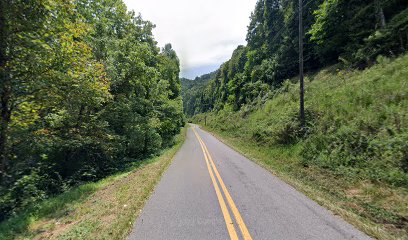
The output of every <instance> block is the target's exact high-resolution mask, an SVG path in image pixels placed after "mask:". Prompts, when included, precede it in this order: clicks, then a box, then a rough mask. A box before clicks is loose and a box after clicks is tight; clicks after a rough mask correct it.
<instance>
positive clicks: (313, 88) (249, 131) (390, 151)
mask: <svg viewBox="0 0 408 240" xmlns="http://www.w3.org/2000/svg"><path fill="white" fill-rule="evenodd" d="M379 60H381V61H380V63H379V64H377V65H375V66H373V67H371V68H369V69H366V70H364V71H357V70H354V71H348V70H339V69H336V68H335V66H334V67H331V68H327V69H324V70H322V71H320V72H318V73H315V74H312V75H309V76H307V77H306V110H307V111H306V113H307V114H306V115H307V134H306V135H301V134H299V131H298V129H299V127H298V124H299V121H298V118H297V116H298V85H297V84H296V82H290V81H287V82H285V84H284V86H283V87H282V88H281V89H279V90H277V91H274V92H271V93H270V95H268V96H265V97H262V98H260V99H259V101H257V102H254V103H253V104H251V105H246V106H243V107H242V109H241V110H240V111H232V109H230V108H229V105H226V107H225V108H224V109H223V110H220V111H218V112H215V111H214V112H208V113H203V114H198V115H195V116H194V117H192V119H191V120H192V121H193V122H194V123H197V124H200V125H204V122H205V119H206V122H207V126H206V127H205V129H207V130H208V131H210V132H213V133H215V134H216V136H218V137H219V138H221V139H223V140H224V142H226V143H227V144H229V145H230V146H232V147H233V148H235V149H236V150H238V151H239V152H241V153H243V154H244V155H246V156H247V157H248V158H250V159H252V160H253V161H255V162H257V163H258V164H259V165H261V166H263V167H264V168H266V169H268V170H270V171H271V172H273V173H274V174H275V175H277V176H279V177H280V178H281V179H283V180H284V181H286V182H288V183H289V184H291V185H293V186H294V187H295V188H297V189H298V190H299V191H301V192H303V193H305V194H306V195H308V196H309V197H310V198H312V199H314V200H315V201H316V202H318V203H320V204H321V205H323V206H324V207H326V208H328V209H330V210H332V211H333V212H334V213H335V214H338V215H341V216H342V217H343V218H344V219H346V220H347V221H348V222H350V223H352V224H353V225H355V226H356V227H358V228H359V229H361V230H362V231H364V232H366V233H367V234H369V235H370V236H372V237H375V238H378V239H408V207H407V203H408V187H407V186H408V185H407V180H408V168H407V167H408V165H407V164H408V151H407V150H408V138H407V137H408V111H407V110H408V94H407V93H408V82H407V81H406V76H407V73H408V55H405V56H402V57H400V58H398V59H394V60H388V59H379Z"/></svg>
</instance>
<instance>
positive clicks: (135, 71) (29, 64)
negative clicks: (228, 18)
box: [0, 0, 184, 220]
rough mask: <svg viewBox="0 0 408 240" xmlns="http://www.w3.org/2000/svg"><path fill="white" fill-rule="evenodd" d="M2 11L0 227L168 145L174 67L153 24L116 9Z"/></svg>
mask: <svg viewBox="0 0 408 240" xmlns="http://www.w3.org/2000/svg"><path fill="white" fill-rule="evenodd" d="M0 4H1V6H0V11H1V13H0V31H1V34H0V50H1V51H0V53H1V55H0V74H1V75H0V76H1V83H0V97H1V98H0V99H1V126H0V157H1V164H0V167H1V168H0V171H1V175H0V178H1V183H0V192H1V193H2V194H1V196H0V220H1V219H4V218H5V217H6V216H8V215H10V214H11V213H13V212H15V211H18V209H21V208H22V207H24V206H26V205H28V204H31V203H32V202H35V201H37V200H41V199H43V198H46V197H47V196H50V195H52V194H56V193H59V192H62V191H64V190H65V189H67V188H68V187H69V186H70V185H75V184H78V183H81V182H84V181H93V180H97V179H100V178H101V177H103V176H107V175H109V174H111V173H112V172H114V171H117V170H120V169H123V168H125V167H126V166H128V165H129V164H130V163H132V162H134V161H138V160H142V159H144V158H146V157H149V156H150V155H152V154H156V153H158V152H159V151H160V150H161V149H163V148H164V147H166V146H168V145H171V144H172V141H173V140H172V139H173V136H174V135H175V134H176V133H178V132H179V130H180V127H181V126H182V125H183V124H184V120H183V112H182V100H181V96H180V90H181V85H180V80H179V78H178V76H179V65H180V63H179V60H178V58H177V54H176V52H175V51H174V50H173V49H172V46H171V45H170V44H167V45H166V46H165V47H164V48H163V49H162V50H160V49H159V48H158V47H157V43H156V41H155V39H154V37H153V34H152V29H153V28H154V25H153V24H152V23H151V22H149V21H145V20H143V19H142V18H141V16H139V15H136V14H135V13H134V12H129V11H128V10H127V9H126V6H125V4H124V3H123V2H122V1H120V0H96V1H95V0H92V1H91V0H75V1H65V0H33V1H22V0H4V1H1V3H0Z"/></svg>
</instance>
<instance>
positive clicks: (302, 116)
mask: <svg viewBox="0 0 408 240" xmlns="http://www.w3.org/2000/svg"><path fill="white" fill-rule="evenodd" d="M302 5H303V2H302V0H299V83H300V112H299V113H300V125H301V128H302V130H303V129H304V128H305V100H304V95H305V91H304V82H303V6H302Z"/></svg>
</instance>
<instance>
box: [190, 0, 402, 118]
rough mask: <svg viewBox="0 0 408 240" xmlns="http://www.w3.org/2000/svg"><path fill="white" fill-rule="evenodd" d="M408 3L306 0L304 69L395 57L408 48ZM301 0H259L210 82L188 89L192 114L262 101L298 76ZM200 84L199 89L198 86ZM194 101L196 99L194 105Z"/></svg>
mask: <svg viewBox="0 0 408 240" xmlns="http://www.w3.org/2000/svg"><path fill="white" fill-rule="evenodd" d="M407 6H408V2H407V1H404V0H383V1H381V0H370V1H358V0H352V1H346V0H324V1H323V0H309V1H304V6H303V21H304V23H303V25H304V26H303V27H304V32H305V36H304V69H305V71H306V72H314V71H317V70H318V69H321V68H323V67H325V66H329V65H333V64H336V63H340V64H341V65H342V68H345V69H353V68H358V69H362V68H366V67H369V66H372V65H373V64H374V63H375V62H376V58H377V56H379V55H383V56H389V57H395V56H398V55H399V54H401V53H403V52H405V51H406V50H407V49H408V8H407ZM298 7H299V6H298V1H296V0H259V1H258V2H257V3H256V6H255V10H254V11H253V13H252V15H251V18H250V24H249V26H248V32H247V37H246V39H247V45H246V46H238V47H237V48H236V50H235V51H234V52H233V54H232V57H231V59H230V60H228V61H227V62H225V63H224V64H222V65H221V67H220V68H219V70H218V71H216V73H215V76H214V77H213V79H212V80H211V81H209V83H208V84H206V85H203V84H202V83H201V82H200V81H197V86H196V87H193V88H191V87H190V88H191V89H192V90H191V91H188V92H187V93H184V95H185V97H184V98H183V101H185V102H188V103H189V104H188V105H184V112H185V113H186V114H187V115H188V116H192V115H193V114H194V113H200V112H205V111H208V110H213V109H214V110H217V111H218V110H221V109H224V108H231V109H232V110H234V111H236V110H239V109H240V108H241V107H242V106H243V105H245V104H248V103H252V102H254V101H262V99H263V98H265V97H266V96H267V95H268V94H271V92H273V91H274V90H276V89H279V88H280V87H281V86H282V83H283V82H284V81H285V80H286V79H290V78H293V77H295V76H296V75H297V74H298V72H299V70H298V69H299V67H298V62H299V59H298V54H299V51H298V49H299V48H298V41H299V33H298V27H299V24H298V9H299V8H298ZM198 88H199V90H198ZM191 103H194V104H191Z"/></svg>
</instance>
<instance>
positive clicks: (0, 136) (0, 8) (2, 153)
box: [0, 1, 11, 179]
mask: <svg viewBox="0 0 408 240" xmlns="http://www.w3.org/2000/svg"><path fill="white" fill-rule="evenodd" d="M6 9H7V3H6V1H0V104H1V105H0V107H1V109H0V115H1V116H0V179H1V178H2V177H3V176H4V175H5V173H6V170H7V152H6V150H7V132H8V127H9V124H10V119H11V106H10V100H11V81H10V77H9V74H8V73H7V69H6V62H7V53H6V49H7V39H6V38H7V35H8V34H7V29H6V17H5V16H6V11H7V10H6Z"/></svg>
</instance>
